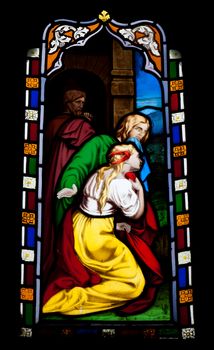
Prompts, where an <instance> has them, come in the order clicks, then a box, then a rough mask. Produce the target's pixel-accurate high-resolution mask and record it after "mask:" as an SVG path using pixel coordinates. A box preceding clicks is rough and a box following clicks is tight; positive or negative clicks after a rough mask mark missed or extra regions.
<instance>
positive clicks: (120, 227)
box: [116, 222, 131, 233]
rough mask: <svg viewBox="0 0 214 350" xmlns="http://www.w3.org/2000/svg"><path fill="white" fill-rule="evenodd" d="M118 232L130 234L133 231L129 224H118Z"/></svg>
mask: <svg viewBox="0 0 214 350" xmlns="http://www.w3.org/2000/svg"><path fill="white" fill-rule="evenodd" d="M116 230H118V231H126V232H128V233H129V232H130V231H131V226H130V225H129V224H127V223H126V222H118V223H117V224H116Z"/></svg>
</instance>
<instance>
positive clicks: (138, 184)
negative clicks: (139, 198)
mask: <svg viewBox="0 0 214 350" xmlns="http://www.w3.org/2000/svg"><path fill="white" fill-rule="evenodd" d="M129 181H130V182H131V184H132V188H133V190H134V191H136V192H139V191H140V190H141V189H142V185H141V182H140V180H139V179H138V178H137V177H136V178H135V181H132V180H129Z"/></svg>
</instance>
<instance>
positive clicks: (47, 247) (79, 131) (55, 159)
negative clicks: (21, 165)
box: [42, 116, 95, 283]
mask: <svg viewBox="0 0 214 350" xmlns="http://www.w3.org/2000/svg"><path fill="white" fill-rule="evenodd" d="M58 120H59V125H60V124H61V123H62V120H63V123H62V124H61V126H60V127H59V130H58V131H57V132H56V130H55V127H56V124H55V123H54V140H53V144H52V146H51V153H50V156H49V158H48V161H47V164H45V181H44V182H45V185H44V188H45V193H44V219H43V220H44V221H43V242H42V259H43V262H42V267H43V281H44V283H45V282H46V280H47V278H48V275H49V272H50V269H51V267H52V266H53V263H54V261H55V260H56V238H57V237H56V233H55V232H54V221H55V220H54V217H53V213H54V208H53V205H54V196H56V193H55V187H56V183H57V180H58V179H59V176H60V174H61V172H62V170H63V168H64V167H65V165H66V164H67V162H68V161H69V160H70V158H71V157H72V155H73V154H74V153H75V152H76V151H77V150H78V149H79V148H80V147H81V146H82V145H83V143H84V142H85V141H86V140H88V139H89V138H90V137H92V136H93V135H94V134H95V130H94V128H93V127H92V125H91V124H90V122H89V121H88V120H87V119H85V118H82V117H72V116H70V117H68V118H66V119H65V118H64V116H62V118H58ZM48 133H49V134H48ZM52 136H53V129H52V128H50V129H49V130H48V131H47V134H46V139H47V140H49V139H50V137H52ZM48 146H49V145H48Z"/></svg>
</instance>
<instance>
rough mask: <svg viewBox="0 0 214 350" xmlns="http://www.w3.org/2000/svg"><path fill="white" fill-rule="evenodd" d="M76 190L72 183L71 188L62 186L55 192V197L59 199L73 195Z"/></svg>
mask: <svg viewBox="0 0 214 350" xmlns="http://www.w3.org/2000/svg"><path fill="white" fill-rule="evenodd" d="M77 191H78V189H77V186H76V185H75V184H73V185H72V187H71V188H63V189H62V190H60V191H59V192H57V198H58V199H61V198H64V197H66V198H70V197H73V196H74V195H75V194H76V193H77Z"/></svg>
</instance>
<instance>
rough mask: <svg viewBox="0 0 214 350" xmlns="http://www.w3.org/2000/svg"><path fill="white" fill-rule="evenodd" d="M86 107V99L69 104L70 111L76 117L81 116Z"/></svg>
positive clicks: (81, 98)
mask: <svg viewBox="0 0 214 350" xmlns="http://www.w3.org/2000/svg"><path fill="white" fill-rule="evenodd" d="M84 105H85V97H80V98H77V99H76V100H74V101H68V102H67V108H68V111H69V112H71V113H72V114H74V115H81V114H82V111H83V107H84Z"/></svg>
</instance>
